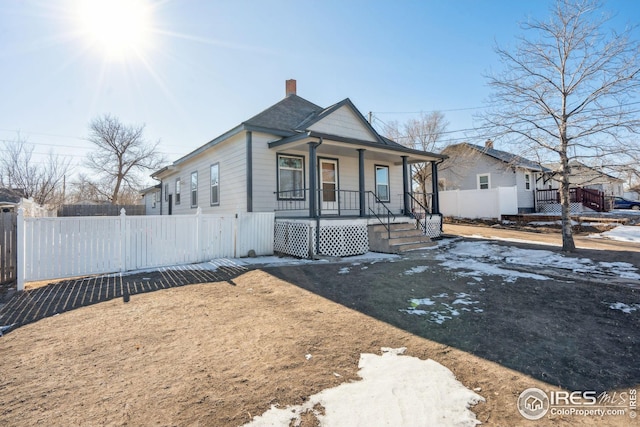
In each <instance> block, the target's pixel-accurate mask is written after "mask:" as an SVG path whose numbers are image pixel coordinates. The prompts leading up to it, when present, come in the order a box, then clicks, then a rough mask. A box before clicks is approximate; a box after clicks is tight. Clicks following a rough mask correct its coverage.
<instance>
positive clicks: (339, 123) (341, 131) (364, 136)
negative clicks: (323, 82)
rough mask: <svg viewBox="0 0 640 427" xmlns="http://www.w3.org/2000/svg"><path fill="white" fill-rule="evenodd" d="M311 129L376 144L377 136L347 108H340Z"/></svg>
mask: <svg viewBox="0 0 640 427" xmlns="http://www.w3.org/2000/svg"><path fill="white" fill-rule="evenodd" d="M309 129H310V130H313V131H316V132H322V133H328V134H332V135H341V136H345V137H348V138H355V139H360V140H363V141H371V142H376V138H375V136H374V135H373V134H371V132H370V131H368V130H367V129H366V128H365V127H364V126H362V120H361V119H360V118H359V117H357V116H356V115H355V113H354V112H353V111H351V109H350V108H348V107H347V106H342V107H340V108H338V109H337V110H336V111H334V112H333V113H331V114H330V115H328V116H327V117H325V118H324V119H322V120H320V121H319V122H318V123H314V124H313V125H312V126H310V127H309Z"/></svg>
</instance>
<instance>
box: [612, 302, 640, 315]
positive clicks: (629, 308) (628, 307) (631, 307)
mask: <svg viewBox="0 0 640 427" xmlns="http://www.w3.org/2000/svg"><path fill="white" fill-rule="evenodd" d="M605 304H609V308H610V309H611V310H620V311H622V312H623V313H627V314H630V313H631V312H634V311H636V310H640V304H625V303H623V302H613V303H608V302H605Z"/></svg>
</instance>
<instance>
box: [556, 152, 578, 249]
mask: <svg viewBox="0 0 640 427" xmlns="http://www.w3.org/2000/svg"><path fill="white" fill-rule="evenodd" d="M560 163H561V167H560V168H561V169H560V173H561V174H562V180H561V182H560V204H561V205H562V251H563V252H574V251H575V250H576V244H575V243H574V241H573V229H572V228H571V195H570V191H569V188H570V182H569V172H570V171H569V159H568V158H567V156H566V155H564V156H561V159H560Z"/></svg>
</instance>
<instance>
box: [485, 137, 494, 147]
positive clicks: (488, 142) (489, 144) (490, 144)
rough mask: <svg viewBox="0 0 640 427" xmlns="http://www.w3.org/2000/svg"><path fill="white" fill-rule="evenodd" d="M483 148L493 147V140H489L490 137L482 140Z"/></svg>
mask: <svg viewBox="0 0 640 427" xmlns="http://www.w3.org/2000/svg"><path fill="white" fill-rule="evenodd" d="M484 148H486V149H490V148H493V141H492V140H490V139H487V140H486V141H485V142H484Z"/></svg>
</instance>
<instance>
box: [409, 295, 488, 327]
mask: <svg viewBox="0 0 640 427" xmlns="http://www.w3.org/2000/svg"><path fill="white" fill-rule="evenodd" d="M432 298H433V299H432ZM454 298H455V299H454ZM452 299H453V301H451V300H452ZM446 301H448V302H446ZM479 303H480V301H472V300H471V295H469V294H467V293H465V292H458V293H456V294H455V296H454V297H453V298H452V297H450V296H449V294H447V293H441V294H438V295H433V296H431V297H428V298H412V299H410V300H409V304H410V306H409V307H408V308H402V309H400V311H403V312H405V313H408V314H414V315H417V316H429V317H428V318H427V320H428V321H430V322H433V323H437V324H439V325H441V324H443V323H444V322H445V321H447V320H451V319H453V318H454V317H455V316H460V315H461V314H462V313H464V312H474V313H482V312H483V311H484V310H483V309H481V308H480V307H478V306H477V304H479Z"/></svg>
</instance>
